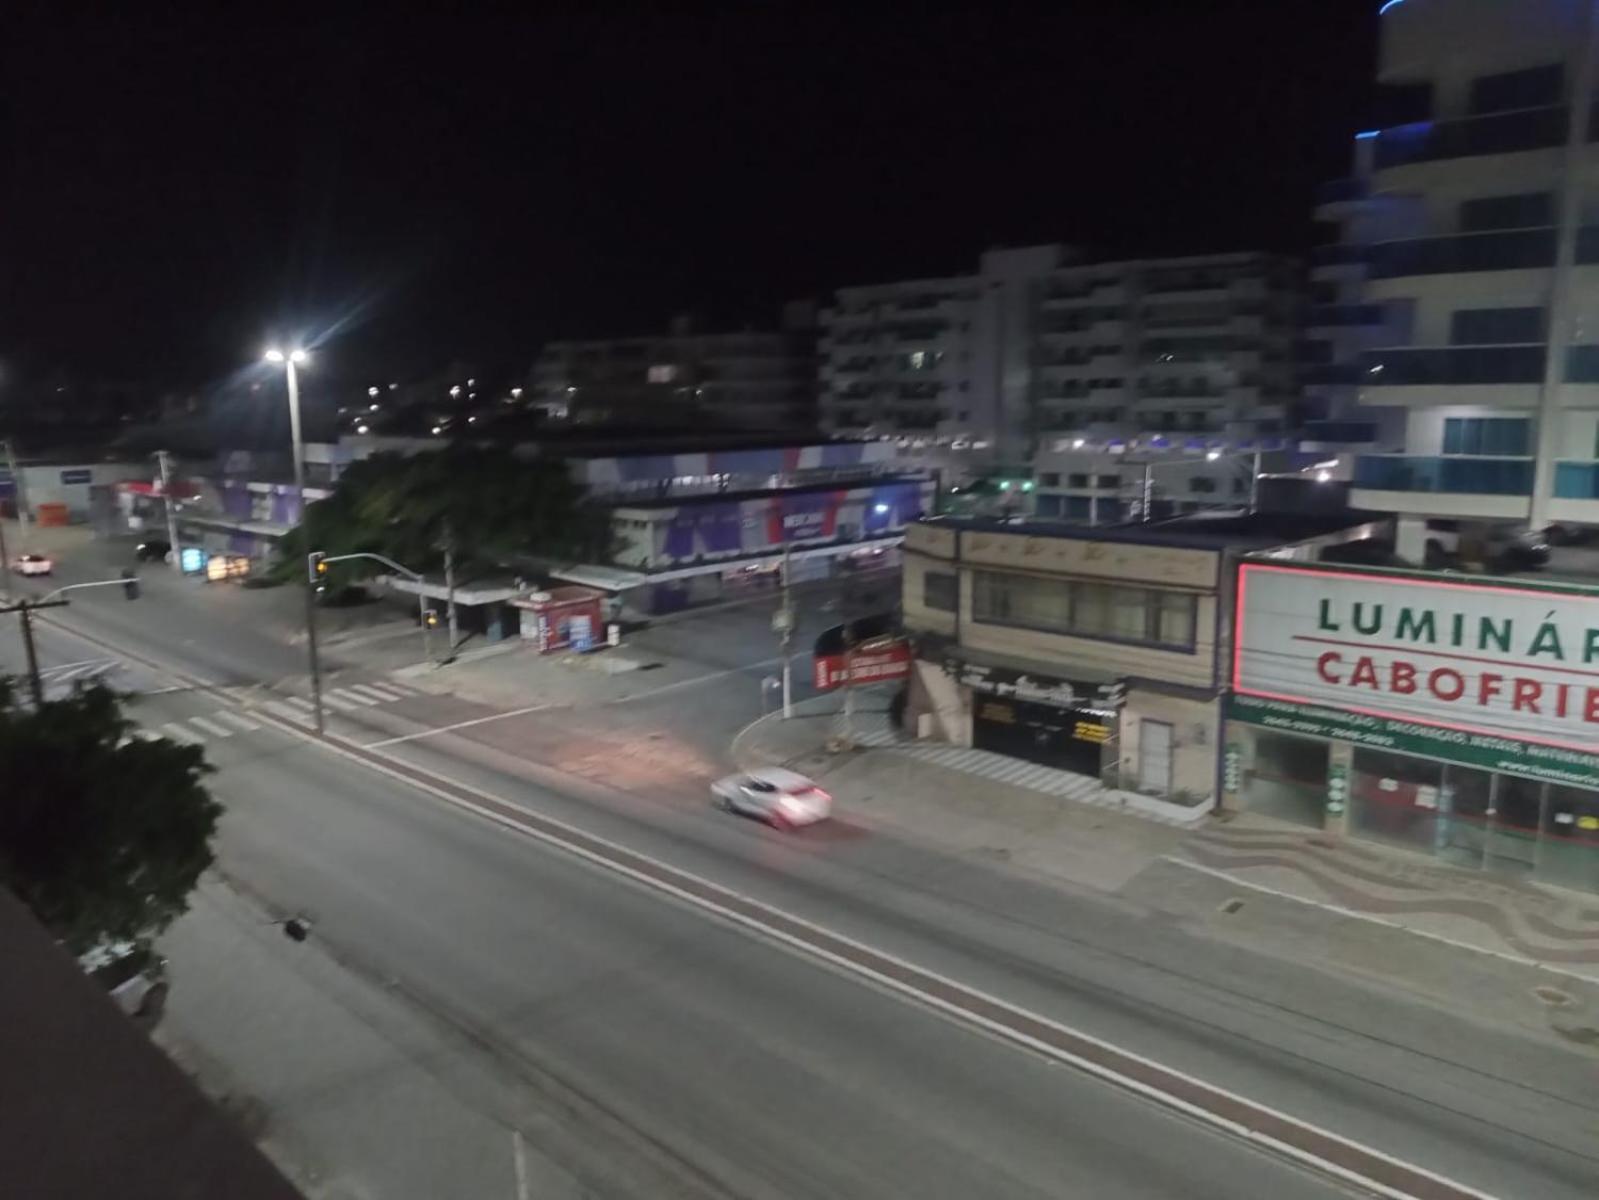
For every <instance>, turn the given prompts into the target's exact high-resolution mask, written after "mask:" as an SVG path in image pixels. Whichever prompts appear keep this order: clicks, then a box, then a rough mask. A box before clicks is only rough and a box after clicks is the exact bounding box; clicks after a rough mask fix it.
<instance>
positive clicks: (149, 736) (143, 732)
mask: <svg viewBox="0 0 1599 1200" xmlns="http://www.w3.org/2000/svg"><path fill="white" fill-rule="evenodd" d="M133 736H134V737H136V738H138V739H139V740H140V741H141V742H159V741H160V740H161V735H160V734H159V733H157V732H156V731H155V730H153V729H135V730H134V731H133Z"/></svg>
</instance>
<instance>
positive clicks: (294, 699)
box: [284, 696, 316, 713]
mask: <svg viewBox="0 0 1599 1200" xmlns="http://www.w3.org/2000/svg"><path fill="white" fill-rule="evenodd" d="M284 699H286V700H287V701H288V702H289V703H290V704H298V705H299V706H300V707H301V708H303V709H304V710H305V711H306V712H308V713H314V712H316V705H314V704H312V703H311V702H310V701H309V700H307V699H305V698H304V697H302V696H285V697H284Z"/></svg>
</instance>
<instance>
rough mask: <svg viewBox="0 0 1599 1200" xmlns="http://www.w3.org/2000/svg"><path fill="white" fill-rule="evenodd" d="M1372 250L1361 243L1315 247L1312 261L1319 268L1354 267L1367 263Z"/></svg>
mask: <svg viewBox="0 0 1599 1200" xmlns="http://www.w3.org/2000/svg"><path fill="white" fill-rule="evenodd" d="M1370 249H1371V248H1370V247H1369V246H1366V245H1365V244H1363V243H1360V242H1332V243H1330V244H1328V245H1325V246H1316V247H1314V248H1313V249H1312V250H1311V252H1310V261H1311V264H1312V265H1313V266H1318V267H1341V266H1352V265H1356V264H1359V263H1363V262H1365V261H1366V258H1367V256H1368V254H1369V252H1370Z"/></svg>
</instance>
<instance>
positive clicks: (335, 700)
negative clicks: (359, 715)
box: [322, 692, 370, 712]
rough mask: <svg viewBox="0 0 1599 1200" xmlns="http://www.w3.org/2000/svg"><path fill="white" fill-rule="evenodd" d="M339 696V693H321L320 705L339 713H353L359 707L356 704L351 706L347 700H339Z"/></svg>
mask: <svg viewBox="0 0 1599 1200" xmlns="http://www.w3.org/2000/svg"><path fill="white" fill-rule="evenodd" d="M339 695H340V693H338V692H323V693H322V703H323V704H326V705H327V706H328V707H329V708H335V709H338V711H339V712H354V711H355V710H356V709H357V708H359V707H360V705H358V704H351V703H350V702H349V701H348V700H340V699H339ZM368 703H370V702H368Z"/></svg>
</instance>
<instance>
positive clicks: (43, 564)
mask: <svg viewBox="0 0 1599 1200" xmlns="http://www.w3.org/2000/svg"><path fill="white" fill-rule="evenodd" d="M11 569H12V570H13V571H15V572H16V573H17V574H18V575H49V574H51V573H52V572H53V571H54V570H55V569H56V565H55V563H53V562H51V561H50V560H49V559H48V558H46V557H45V556H44V555H42V554H23V555H20V556H18V558H17V561H16V562H15V563H13V564H12V565H11Z"/></svg>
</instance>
